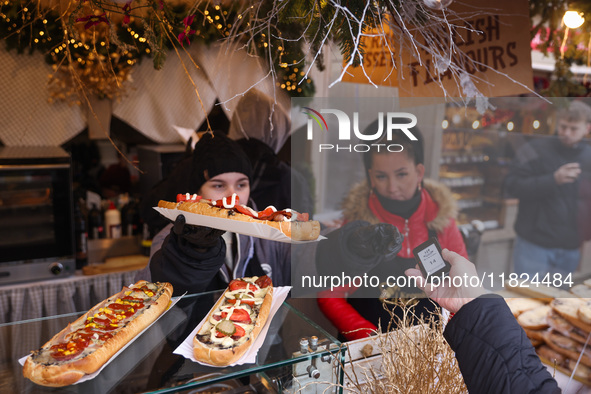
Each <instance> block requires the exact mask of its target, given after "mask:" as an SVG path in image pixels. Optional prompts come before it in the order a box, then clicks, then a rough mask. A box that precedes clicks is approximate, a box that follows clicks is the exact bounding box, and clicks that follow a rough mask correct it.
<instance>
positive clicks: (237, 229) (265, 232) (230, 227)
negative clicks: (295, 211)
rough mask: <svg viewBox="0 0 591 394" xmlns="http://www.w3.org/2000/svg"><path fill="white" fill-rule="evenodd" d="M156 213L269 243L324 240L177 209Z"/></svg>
mask: <svg viewBox="0 0 591 394" xmlns="http://www.w3.org/2000/svg"><path fill="white" fill-rule="evenodd" d="M153 208H154V209H155V210H156V211H157V212H158V213H160V214H161V215H162V216H164V217H165V218H167V219H169V220H171V221H174V220H175V219H176V217H177V216H178V215H180V214H182V215H184V216H185V220H186V223H187V224H192V225H198V226H206V227H212V228H217V229H219V230H225V231H230V232H232V233H238V234H243V235H250V236H252V237H257V238H264V239H269V240H271V241H278V242H286V243H292V244H304V243H308V242H317V241H320V240H321V239H325V237H323V236H322V235H320V236H319V237H318V238H317V239H315V240H312V241H295V240H292V239H291V238H289V237H288V236H287V235H285V234H283V233H282V232H281V231H279V230H277V229H276V228H273V227H271V226H267V225H266V224H264V223H252V222H242V221H240V220H232V219H225V218H217V217H213V216H206V215H199V214H196V213H192V212H186V211H181V210H179V209H168V208H162V207H153Z"/></svg>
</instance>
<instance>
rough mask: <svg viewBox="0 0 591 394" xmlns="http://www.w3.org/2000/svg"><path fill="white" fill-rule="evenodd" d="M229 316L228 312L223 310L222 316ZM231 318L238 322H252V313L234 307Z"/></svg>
mask: <svg viewBox="0 0 591 394" xmlns="http://www.w3.org/2000/svg"><path fill="white" fill-rule="evenodd" d="M226 316H228V312H222V318H223V319H225V318H226ZM230 320H231V321H234V322H237V323H250V321H251V320H250V315H249V314H248V312H247V311H246V310H244V309H234V312H232V316H230Z"/></svg>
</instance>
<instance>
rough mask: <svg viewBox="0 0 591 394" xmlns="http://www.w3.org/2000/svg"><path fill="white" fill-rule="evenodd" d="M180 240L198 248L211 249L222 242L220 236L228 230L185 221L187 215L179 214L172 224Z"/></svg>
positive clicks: (173, 230)
mask: <svg viewBox="0 0 591 394" xmlns="http://www.w3.org/2000/svg"><path fill="white" fill-rule="evenodd" d="M172 232H173V233H175V234H176V236H177V239H179V241H180V242H183V241H184V242H187V243H190V244H191V245H193V246H194V247H195V248H198V249H209V248H212V247H214V246H216V245H217V244H218V242H220V237H221V236H222V234H224V233H225V232H226V231H224V230H218V229H215V228H211V227H203V226H193V225H190V224H186V223H185V216H184V215H178V216H177V217H176V220H175V221H174V224H173V226H172Z"/></svg>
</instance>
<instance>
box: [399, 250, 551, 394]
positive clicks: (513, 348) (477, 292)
mask: <svg viewBox="0 0 591 394" xmlns="http://www.w3.org/2000/svg"><path fill="white" fill-rule="evenodd" d="M442 257H443V259H444V260H445V261H446V262H448V263H449V265H450V270H449V273H448V275H449V276H450V278H452V279H453V278H455V277H458V278H462V280H457V281H448V282H443V283H442V284H440V285H432V283H429V282H428V281H427V280H425V277H424V275H423V274H422V272H421V270H419V266H418V265H417V267H416V268H409V269H407V270H406V274H407V275H408V276H409V277H415V278H417V282H418V283H419V287H420V288H421V289H422V290H423V291H424V292H425V293H426V294H427V296H429V297H430V298H431V299H432V300H433V301H435V302H437V303H438V304H439V305H440V306H441V307H443V308H445V309H447V310H449V311H450V312H452V313H454V315H453V317H452V318H451V319H450V321H449V322H448V323H447V325H446V327H445V330H444V332H443V336H444V337H445V339H446V340H447V342H448V343H449V345H450V347H451V348H452V349H453V350H454V352H455V353H456V359H457V360H458V364H459V367H460V370H461V371H462V376H463V377H464V381H465V382H466V387H467V388H468V391H469V392H470V393H560V392H561V390H560V389H559V388H558V384H557V382H556V380H555V379H554V378H553V377H552V375H550V372H548V370H547V369H546V367H544V365H543V364H542V362H541V361H540V358H539V357H538V355H537V354H536V352H535V349H534V347H533V346H532V344H531V342H530V340H529V339H528V338H527V336H526V334H525V331H523V329H522V328H521V326H520V325H519V324H518V323H517V320H516V319H515V317H514V316H513V313H512V312H511V310H510V309H509V307H508V306H507V303H506V302H505V300H504V299H503V298H502V297H500V296H498V295H494V294H489V293H488V292H487V291H486V290H485V289H484V288H483V287H481V286H470V281H467V280H466V279H465V278H466V277H474V276H475V277H478V273H477V271H476V268H475V267H474V264H472V263H471V262H470V261H468V260H467V259H466V258H464V257H462V256H460V255H459V254H457V253H455V252H452V251H449V250H447V249H443V253H442ZM454 283H455V284H461V286H457V287H456V286H453V284H454ZM472 283H475V282H472Z"/></svg>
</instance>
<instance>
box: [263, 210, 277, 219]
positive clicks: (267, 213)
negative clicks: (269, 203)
mask: <svg viewBox="0 0 591 394" xmlns="http://www.w3.org/2000/svg"><path fill="white" fill-rule="evenodd" d="M275 211H277V210H276V209H273V207H267V208H265V209H263V210H262V211H260V212H259V218H265V217H269V216H271V215H273V214H274V213H275ZM263 220H266V219H263Z"/></svg>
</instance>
